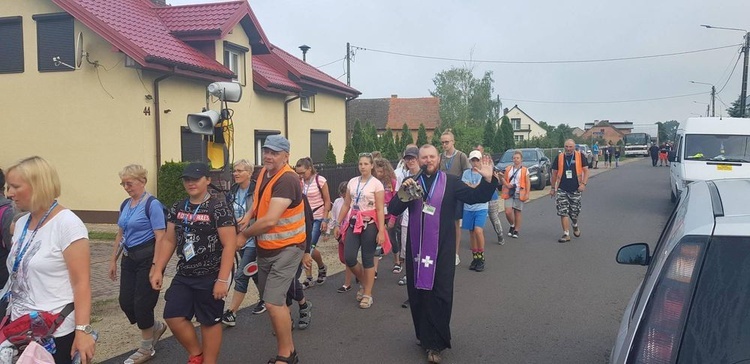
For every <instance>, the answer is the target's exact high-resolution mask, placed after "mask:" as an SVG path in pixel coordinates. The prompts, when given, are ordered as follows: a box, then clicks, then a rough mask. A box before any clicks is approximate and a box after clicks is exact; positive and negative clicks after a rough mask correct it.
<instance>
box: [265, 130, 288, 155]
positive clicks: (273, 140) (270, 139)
mask: <svg viewBox="0 0 750 364" xmlns="http://www.w3.org/2000/svg"><path fill="white" fill-rule="evenodd" d="M263 148H268V149H270V150H273V151H275V152H281V151H282V150H283V151H285V152H287V153H289V140H287V139H286V138H284V137H283V136H281V135H280V134H274V135H269V136H267V137H266V142H265V143H263Z"/></svg>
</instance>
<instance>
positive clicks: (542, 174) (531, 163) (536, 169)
mask: <svg viewBox="0 0 750 364" xmlns="http://www.w3.org/2000/svg"><path fill="white" fill-rule="evenodd" d="M518 150H520V151H521V153H522V154H523V165H524V166H526V168H528V169H529V180H531V188H533V189H536V190H541V189H544V186H546V185H548V184H549V183H550V170H551V168H550V160H549V158H547V157H546V156H545V155H544V152H542V150H541V149H539V148H523V149H518ZM515 151H516V149H508V150H506V151H505V153H504V154H503V156H502V157H501V158H500V160H498V161H497V164H496V166H495V167H496V168H497V169H500V170H502V171H505V167H507V166H509V165H511V164H513V153H514V152H515Z"/></svg>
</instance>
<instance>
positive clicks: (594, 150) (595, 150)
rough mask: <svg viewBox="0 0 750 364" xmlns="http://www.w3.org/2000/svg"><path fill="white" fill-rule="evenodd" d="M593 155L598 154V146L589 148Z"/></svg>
mask: <svg viewBox="0 0 750 364" xmlns="http://www.w3.org/2000/svg"><path fill="white" fill-rule="evenodd" d="M591 149H592V151H593V153H594V155H596V154H599V144H594V147H593V148H591Z"/></svg>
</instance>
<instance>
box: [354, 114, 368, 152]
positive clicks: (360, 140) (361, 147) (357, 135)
mask: <svg viewBox="0 0 750 364" xmlns="http://www.w3.org/2000/svg"><path fill="white" fill-rule="evenodd" d="M365 144H366V142H365V134H364V130H363V129H362V123H360V122H359V120H355V121H354V128H352V141H351V143H350V145H351V146H352V150H353V152H354V154H355V155H356V154H357V153H361V152H364V151H365V147H366V145H365Z"/></svg>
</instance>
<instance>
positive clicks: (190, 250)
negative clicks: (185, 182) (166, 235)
mask: <svg viewBox="0 0 750 364" xmlns="http://www.w3.org/2000/svg"><path fill="white" fill-rule="evenodd" d="M206 195H208V194H206ZM210 196H211V195H208V196H206V197H205V198H203V201H201V203H199V204H198V206H196V207H195V211H193V214H192V216H190V217H189V218H188V213H189V212H190V210H189V209H188V204H189V203H190V199H187V200H185V208H184V209H183V210H184V211H185V217H184V218H183V220H182V230H183V231H184V233H185V245H184V246H183V247H182V254H183V255H184V256H185V261H186V262H187V261H189V260H190V259H193V258H194V257H195V242H196V241H197V238H198V236H197V235H196V234H195V233H192V232H190V227H189V226H190V225H192V223H193V222H194V220H195V217H196V216H198V210H199V209H200V208H201V206H202V205H203V203H205V202H206V201H208V197H210ZM188 221H189V223H188Z"/></svg>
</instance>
